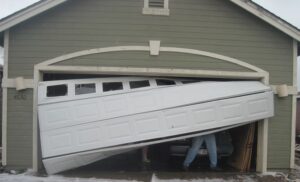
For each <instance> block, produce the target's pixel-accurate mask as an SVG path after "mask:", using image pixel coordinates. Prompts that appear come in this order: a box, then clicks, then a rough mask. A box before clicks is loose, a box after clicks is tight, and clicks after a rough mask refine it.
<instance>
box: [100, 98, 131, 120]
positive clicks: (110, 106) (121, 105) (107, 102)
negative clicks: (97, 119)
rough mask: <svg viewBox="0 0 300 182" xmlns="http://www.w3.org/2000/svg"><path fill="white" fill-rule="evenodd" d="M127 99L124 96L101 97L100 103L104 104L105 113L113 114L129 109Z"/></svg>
mask: <svg viewBox="0 0 300 182" xmlns="http://www.w3.org/2000/svg"><path fill="white" fill-rule="evenodd" d="M126 103H127V102H126V99H125V98H124V97H123V96H116V97H107V98H103V99H101V101H100V102H99V104H101V105H103V108H104V113H103V114H104V115H107V116H113V115H114V114H116V113H118V114H120V113H124V112H125V111H126V110H127V105H126Z"/></svg>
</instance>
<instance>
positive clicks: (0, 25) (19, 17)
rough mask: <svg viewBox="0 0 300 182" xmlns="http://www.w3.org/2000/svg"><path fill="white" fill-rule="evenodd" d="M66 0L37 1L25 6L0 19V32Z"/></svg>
mask: <svg viewBox="0 0 300 182" xmlns="http://www.w3.org/2000/svg"><path fill="white" fill-rule="evenodd" d="M66 1H67V0H47V1H42V2H40V3H37V4H36V5H35V6H32V7H30V8H27V9H25V10H23V11H20V12H19V13H16V14H15V15H13V16H11V17H8V18H7V19H4V20H3V21H0V32H2V31H4V30H7V29H9V28H11V27H13V26H15V25H17V24H19V23H21V22H23V21H26V20H28V19H30V18H32V17H34V16H36V15H38V14H40V13H42V12H44V11H47V10H49V9H51V8H53V7H55V6H57V5H59V4H62V3H64V2H66Z"/></svg>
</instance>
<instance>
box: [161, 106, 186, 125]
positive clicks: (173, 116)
mask: <svg viewBox="0 0 300 182" xmlns="http://www.w3.org/2000/svg"><path fill="white" fill-rule="evenodd" d="M165 117H166V121H167V123H168V129H169V130H181V129H185V128H187V127H188V124H189V120H188V118H187V111H185V110H179V109H176V110H175V112H174V111H173V112H167V113H166V114H165Z"/></svg>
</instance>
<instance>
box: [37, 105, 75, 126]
mask: <svg viewBox="0 0 300 182" xmlns="http://www.w3.org/2000/svg"><path fill="white" fill-rule="evenodd" d="M39 115H40V118H41V119H42V120H43V124H46V125H56V124H58V123H66V122H68V121H69V120H70V114H69V110H68V107H64V106H57V105H56V106H51V107H42V108H40V109H39Z"/></svg>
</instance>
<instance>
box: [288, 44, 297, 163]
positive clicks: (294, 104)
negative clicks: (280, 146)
mask: <svg viewBox="0 0 300 182" xmlns="http://www.w3.org/2000/svg"><path fill="white" fill-rule="evenodd" d="M297 52H298V43H297V41H296V40H293V86H294V87H297V68H298V66H297V55H298V54H297ZM296 91H297V89H296ZM297 92H298V91H297ZM297 92H296V94H295V95H293V97H292V124H291V125H292V128H291V161H290V168H294V167H295V145H296V144H295V142H296V141H295V140H296V119H297V118H296V115H297Z"/></svg>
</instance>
